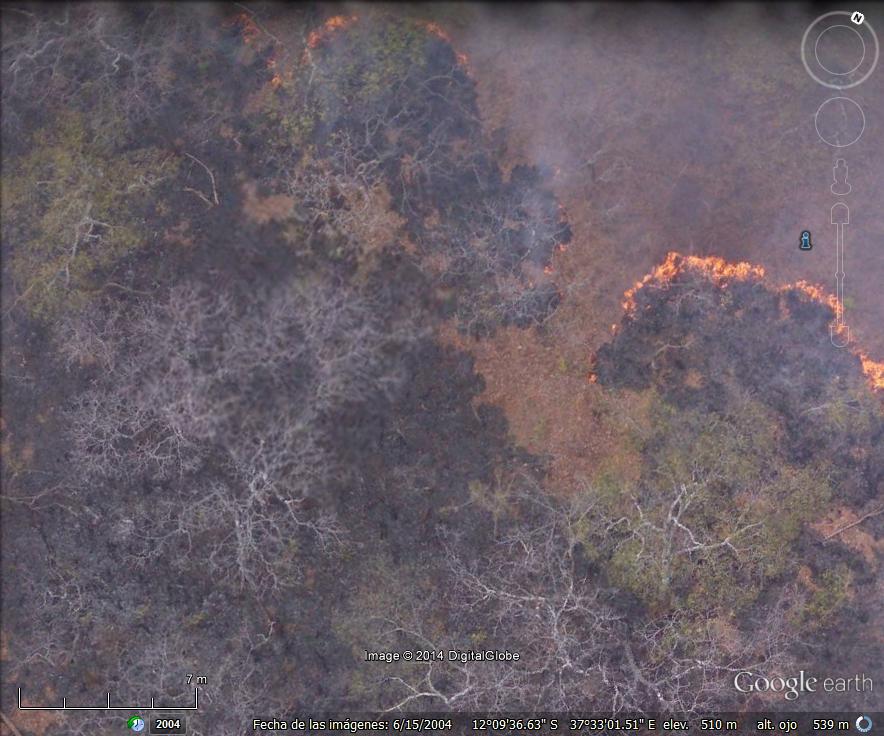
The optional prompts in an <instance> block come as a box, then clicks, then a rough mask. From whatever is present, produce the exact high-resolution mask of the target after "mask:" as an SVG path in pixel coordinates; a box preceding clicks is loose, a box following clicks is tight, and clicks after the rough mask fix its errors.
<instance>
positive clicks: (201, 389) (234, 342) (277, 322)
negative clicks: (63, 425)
mask: <svg viewBox="0 0 884 736" xmlns="http://www.w3.org/2000/svg"><path fill="white" fill-rule="evenodd" d="M133 312H134V314H131V315H127V316H126V317H125V318H124V317H123V316H121V315H120V314H119V313H116V312H114V311H113V310H111V311H110V312H109V313H107V314H105V315H104V316H101V314H100V310H99V309H94V310H92V311H90V312H88V313H86V314H85V315H83V316H81V317H70V318H69V319H68V322H67V323H66V325H64V326H63V327H62V328H61V336H60V342H61V351H62V352H63V354H65V355H67V356H68V359H69V360H71V361H74V360H76V361H78V362H81V363H82V362H84V361H85V362H87V363H88V362H95V366H94V367H93V370H96V369H97V371H98V372H99V375H98V376H97V377H96V378H95V379H94V381H93V385H92V387H91V388H90V389H89V390H87V391H85V392H83V393H82V394H80V395H79V396H77V397H75V398H74V399H73V400H72V401H71V406H70V408H69V410H68V412H67V419H68V426H69V434H70V438H71V441H72V452H71V459H72V463H73V466H74V468H75V471H76V475H77V476H79V477H80V478H82V479H84V482H85V483H87V484H94V483H103V482H112V483H118V482H124V483H134V482H146V483H151V484H159V485H162V487H164V488H168V489H170V490H169V491H168V492H166V493H165V494H164V495H163V496H162V497H161V498H160V499H159V500H153V501H151V503H150V505H149V506H145V507H142V509H141V512H142V514H143V517H142V518H141V519H139V520H138V526H139V528H141V529H142V530H143V534H142V537H143V539H142V542H143V543H145V544H147V545H148V548H145V549H141V550H140V551H139V552H137V553H136V552H134V551H133V554H138V555H141V556H147V557H151V556H155V555H157V554H160V551H161V549H162V548H163V546H165V545H168V544H169V543H171V542H174V543H176V544H178V545H183V546H184V547H185V548H187V549H191V548H198V549H202V550H204V551H205V550H208V552H207V561H208V563H209V565H210V566H211V567H212V568H213V569H214V570H215V572H216V574H218V575H219V576H221V577H224V578H227V579H229V580H231V581H233V582H236V583H237V584H239V585H243V586H249V587H253V588H255V589H258V590H261V591H266V590H269V589H275V588H278V587H280V586H284V585H286V584H287V583H290V582H292V581H293V579H294V577H295V573H296V571H297V569H298V565H297V564H296V560H295V557H296V552H297V547H298V544H297V540H298V539H299V538H303V537H304V534H305V533H307V536H308V537H311V538H313V539H315V540H316V541H317V542H319V543H320V544H322V545H336V544H339V543H341V541H342V533H341V530H340V528H339V526H338V525H337V523H336V522H335V521H334V519H333V518H332V517H331V516H330V514H329V513H328V512H327V511H323V510H322V506H323V503H322V492H323V489H324V488H325V487H326V484H327V483H328V482H330V481H331V480H332V479H334V478H337V477H338V476H337V475H336V474H337V473H340V472H342V471H341V468H340V466H339V464H338V463H337V461H336V458H335V457H334V456H333V455H332V454H331V453H330V451H329V449H328V442H327V441H326V439H325V436H326V432H327V429H328V425H329V423H330V422H333V421H334V417H335V412H336V411H338V410H339V409H340V408H342V407H345V406H346V405H348V404H355V403H359V402H363V401H366V400H369V399H371V398H372V397H374V396H376V395H378V394H381V395H389V394H390V392H391V391H393V390H394V389H395V388H396V386H397V385H398V384H399V382H400V381H401V379H402V369H401V365H400V362H399V361H398V360H397V354H396V348H397V347H399V346H401V345H402V344H403V343H404V342H407V340H408V339H410V337H411V332H410V330H409V329H408V328H397V327H395V326H394V327H392V328H390V327H389V326H385V325H383V324H381V322H380V321H379V319H378V316H377V313H376V310H375V311H373V307H372V306H371V305H370V304H369V303H367V302H366V301H365V300H364V299H362V298H361V297H359V296H358V295H356V294H354V293H352V292H351V291H350V290H347V289H343V288H342V289H332V288H329V287H322V286H319V287H314V288H294V287H286V288H281V289H280V290H278V291H276V292H274V293H273V294H272V295H270V296H263V295H255V296H254V301H253V302H252V303H251V304H248V305H246V306H238V305H237V303H236V302H235V300H234V299H232V298H231V297H230V296H227V295H225V294H224V293H220V292H215V293H212V292H209V291H208V290H205V289H196V288H193V287H188V286H179V287H175V288H173V289H172V290H171V292H170V295H169V298H168V300H167V301H165V302H164V303H160V304H156V303H143V304H139V305H138V306H137V307H135V308H134V310H133ZM87 353H88V354H89V355H88V356H87ZM197 471H199V472H198V473H197ZM311 506H312V507H318V508H319V510H318V511H317V510H315V508H314V510H312V511H310V510H308V509H309V507H311ZM136 507H137V504H136Z"/></svg>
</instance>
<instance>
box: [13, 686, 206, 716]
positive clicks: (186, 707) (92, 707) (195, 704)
mask: <svg viewBox="0 0 884 736" xmlns="http://www.w3.org/2000/svg"><path fill="white" fill-rule="evenodd" d="M199 703H200V689H199V688H198V687H195V688H194V689H193V705H184V706H181V705H179V706H163V705H155V704H154V699H153V698H151V699H150V706H148V707H145V706H139V705H111V704H110V693H108V694H107V705H68V699H67V698H66V697H65V698H62V699H61V707H59V706H57V705H24V704H22V699H21V688H18V709H19V710H52V711H55V710H130V711H133V710H134V711H141V710H199Z"/></svg>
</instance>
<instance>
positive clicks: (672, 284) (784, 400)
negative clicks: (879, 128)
mask: <svg viewBox="0 0 884 736" xmlns="http://www.w3.org/2000/svg"><path fill="white" fill-rule="evenodd" d="M486 12H490V11H487V9H486V10H483V11H482V12H479V11H478V10H476V9H475V8H474V9H471V10H470V11H469V12H467V14H466V15H465V16H463V17H461V16H460V15H459V14H451V13H450V11H447V10H445V9H444V8H443V7H442V6H439V7H438V8H437V7H429V6H427V7H413V8H412V7H407V6H402V7H392V8H388V7H380V6H369V5H364V4H358V3H357V4H351V5H348V6H346V7H345V8H341V7H336V8H334V9H332V8H328V7H325V6H322V5H306V4H305V5H299V6H290V7H288V6H281V5H280V6H273V5H268V4H254V5H248V6H241V5H239V4H235V5H234V6H224V5H215V4H205V5H197V4H176V5H169V4H162V3H160V4H145V3H132V4H126V5H123V4H119V5H115V4H97V3H69V4H52V5H50V4H45V5H43V4H36V3H30V4H26V5H22V6H21V7H12V6H10V7H7V8H4V10H3V59H2V74H3V78H2V82H3V108H2V131H3V140H4V146H3V164H4V165H3V175H2V192H3V197H2V248H3V286H4V288H3V291H2V304H3V325H2V328H3V349H2V371H3V376H2V378H3V404H2V425H0V426H2V434H3V439H2V472H3V476H2V480H3V493H2V509H3V515H2V525H3V534H2V553H3V554H2V565H3V569H2V573H3V575H2V600H3V606H2V641H3V653H2V658H3V668H2V669H3V679H2V683H0V686H2V689H0V695H2V708H0V710H2V714H3V720H4V722H6V723H7V724H9V723H11V724H13V725H12V726H10V728H11V729H12V733H16V734H21V735H22V736H31V735H32V734H40V735H41V736H55V734H66V735H73V736H78V735H79V734H87V733H90V734H91V733H96V732H103V731H104V730H107V729H109V728H111V727H116V726H118V725H119V724H116V726H115V725H114V719H113V718H111V717H109V716H107V715H106V713H104V712H103V711H100V710H96V711H94V712H85V711H84V712H83V713H74V714H72V713H61V714H58V715H57V717H55V716H52V717H46V718H37V717H35V716H34V715H33V714H30V713H28V712H27V711H18V710H16V709H15V708H14V707H13V704H14V702H15V696H16V692H17V688H18V687H19V686H20V685H21V683H29V685H28V687H29V690H31V689H33V697H34V698H35V699H38V698H42V699H44V700H45V699H49V700H51V699H52V698H56V699H58V697H61V695H60V693H65V695H64V697H65V698H66V702H68V703H73V702H77V703H79V702H87V701H90V702H91V701H92V700H95V698H94V694H95V693H102V694H103V693H107V692H108V691H109V690H112V691H113V693H114V697H115V698H120V700H121V701H126V702H128V701H132V702H135V701H138V699H139V698H142V700H143V697H142V696H143V693H144V691H145V688H147V689H148V690H149V691H150V692H151V693H154V694H155V697H156V698H157V700H160V699H162V700H163V702H166V703H171V704H172V705H171V706H170V707H179V708H183V707H186V705H187V704H188V703H189V698H191V697H192V691H193V688H192V685H191V683H190V682H189V680H188V679H187V678H188V676H189V675H188V673H191V675H190V676H192V673H206V675H205V680H206V681H205V682H204V683H202V684H201V688H202V689H201V695H200V704H201V705H200V712H199V714H197V715H194V716H193V718H192V720H191V718H190V717H188V725H189V727H190V729H191V733H193V734H195V735H196V736H202V734H207V733H210V732H211V733H220V734H236V733H241V732H242V730H243V728H244V727H246V724H249V723H251V721H252V719H253V718H255V717H256V716H260V715H268V714H272V715H274V716H277V717H280V718H286V717H294V716H295V715H297V714H302V713H311V714H317V715H319V714H335V713H343V712H350V713H357V712H363V713H379V712H387V713H389V712H399V711H415V712H435V713H439V712H479V711H492V712H499V713H510V712H523V713H524V712H530V711H533V710H535V709H541V710H544V711H562V712H575V711H583V712H593V711H597V712H605V713H639V712H640V713H661V712H665V713H673V714H680V715H690V714H695V713H701V712H709V711H711V710H716V709H725V710H727V709H730V710H733V711H737V710H741V711H745V710H748V711H753V710H761V709H780V710H788V709H789V708H792V707H793V704H792V703H790V702H787V701H781V702H780V701H773V700H768V699H765V698H761V697H759V696H758V695H757V694H746V693H741V692H740V691H738V690H735V689H734V687H733V686H732V682H733V675H734V672H738V671H741V670H744V669H751V670H752V671H758V672H764V673H768V674H770V675H771V676H773V675H777V674H781V673H784V672H788V671H792V670H793V669H794V670H796V671H797V670H798V669H801V668H804V669H809V668H816V669H825V668H827V667H833V666H835V664H834V655H833V654H830V652H836V651H837V652H840V653H844V656H845V657H848V658H849V659H850V662H851V666H853V665H854V664H855V665H856V666H863V667H865V668H866V669H868V668H870V667H871V666H872V665H873V664H874V662H878V663H880V661H884V657H879V658H877V659H875V660H874V662H873V661H872V659H868V660H863V657H864V656H866V655H867V654H868V652H865V654H864V651H865V650H864V649H863V647H864V644H863V642H865V641H867V640H868V637H869V632H870V631H872V630H874V627H875V626H877V624H878V622H879V619H876V618H875V617H876V616H879V615H880V614H879V613H876V612H875V611H874V610H873V609H872V608H871V605H870V604H869V603H868V602H867V601H865V600H864V599H863V598H862V596H861V595H860V591H861V590H862V588H863V586H870V585H875V584H877V582H876V581H879V580H880V566H879V562H880V556H881V543H880V535H881V532H882V527H881V524H882V522H884V516H882V515H881V513H880V508H881V504H882V498H881V490H882V483H884V442H882V439H884V408H882V403H881V393H880V392H881V391H882V389H884V367H882V364H881V363H879V362H876V361H875V359H874V358H873V357H870V355H872V356H874V355H875V353H874V350H875V347H874V346H873V347H872V348H865V347H864V343H863V342H862V341H861V340H855V341H853V342H852V343H851V344H850V346H849V348H848V349H844V350H839V349H836V348H834V346H833V345H832V343H831V341H830V332H829V330H830V325H833V324H834V325H836V327H835V328H834V329H837V326H838V325H840V324H841V323H842V320H841V319H840V317H843V316H844V312H843V311H839V310H848V309H850V310H852V309H854V305H853V304H846V303H845V304H841V303H839V302H837V301H836V300H835V299H833V298H832V297H831V296H829V295H828V293H827V292H826V291H825V290H824V289H822V288H821V287H817V286H814V285H812V283H811V282H812V281H813V280H814V279H812V278H811V277H810V276H808V277H807V278H806V279H803V278H788V279H784V278H780V276H781V275H782V274H781V270H778V269H779V268H780V265H779V264H778V263H776V262H774V263H772V264H771V263H770V262H768V261H766V260H764V259H756V258H750V257H749V256H745V257H743V256H741V257H736V258H735V257H734V254H733V252H732V251H733V249H732V248H731V250H730V251H729V250H728V249H727V248H723V249H722V250H721V251H718V250H716V249H715V248H714V247H712V246H713V245H714V244H713V243H711V242H710V243H707V244H706V246H700V245H698V244H697V243H695V242H694V241H693V240H692V238H685V239H683V240H682V241H679V240H678V239H676V238H669V239H667V242H671V243H672V245H671V246H667V247H666V249H665V250H661V249H660V248H657V247H656V245H653V246H652V245H648V243H650V242H651V241H652V240H653V238H652V237H651V232H652V230H651V227H650V226H649V230H648V233H647V236H646V237H645V236H643V237H641V238H639V237H637V236H636V231H635V227H636V225H635V223H636V222H638V221H639V220H640V219H641V218H640V217H639V216H636V217H634V218H633V219H631V220H628V221H624V220H621V219H618V218H620V215H618V214H617V213H618V211H619V208H621V207H626V206H627V205H625V204H623V203H624V202H626V201H627V200H628V201H630V202H633V204H632V205H629V206H634V207H637V206H638V205H635V204H634V201H637V200H633V199H630V198H631V196H632V195H631V190H630V189H629V187H630V186H632V183H631V182H632V181H633V180H632V179H630V176H631V174H630V173H629V172H630V171H631V169H632V168H633V167H634V166H635V165H636V164H635V163H633V162H631V161H627V158H626V153H624V154H623V155H621V154H620V153H619V152H620V151H621V149H620V148H618V145H619V144H618V143H617V138H616V136H615V137H613V138H612V137H611V133H610V131H607V129H604V130H603V129H601V128H599V129H598V130H597V131H594V132H592V135H588V137H589V138H592V141H591V143H592V146H597V149H598V150H597V151H596V152H595V153H593V156H594V158H591V160H589V162H588V163H587V164H586V166H584V167H583V169H581V171H583V170H584V169H585V172H584V173H581V174H580V176H586V177H589V178H588V179H587V181H588V182H589V183H588V184H584V183H580V184H579V185H578V184H575V181H577V179H576V178H575V176H576V175H575V174H574V171H573V170H569V169H568V164H567V163H565V164H562V162H561V161H556V160H552V161H551V160H548V159H550V158H552V159H555V156H552V157H550V156H545V155H542V154H543V151H542V150H540V149H538V148H537V147H536V146H533V145H531V144H530V139H531V136H532V135H534V134H535V133H536V131H535V130H534V129H532V128H530V126H527V127H526V126H524V125H522V124H520V123H519V119H521V112H520V115H519V116H513V117H512V119H509V120H508V119H507V117H506V114H505V108H506V105H507V104H509V103H510V101H511V100H510V96H511V95H512V94H513V93H512V89H514V87H512V86H511V82H512V80H511V79H508V78H507V77H505V76H501V77H500V78H498V77H495V76H494V75H493V74H492V73H491V72H492V71H493V70H494V61H493V60H494V58H495V56H494V53H495V52H494V49H495V48H496V46H495V44H496V43H498V40H499V37H500V33H501V31H502V30H506V28H507V24H506V23H503V24H502V25H501V24H499V23H498V22H497V21H494V20H490V19H489V17H488V16H486V15H485V13H486ZM575 12H576V11H575ZM578 16H579V17H580V18H582V16H581V15H580V14H579V13H578ZM465 18H466V20H465ZM551 18H553V17H552V16H551ZM575 18H577V16H575ZM470 19H472V20H470ZM553 20H554V18H553ZM513 22H516V21H513ZM551 22H552V20H551ZM600 22H601V21H600ZM483 24H484V25H483ZM528 25H530V24H528ZM482 29H484V32H485V33H486V34H487V35H485V36H483V35H482V33H480V32H479V31H480V30H482ZM510 30H511V31H514V29H510ZM522 30H523V32H524V29H522ZM514 32H515V31H514ZM477 34H478V36H479V41H481V42H482V43H479V42H477ZM501 53H503V52H501ZM627 82H629V80H628V79H627ZM498 83H499V85H500V86H499V89H500V90H501V92H500V99H496V98H495V96H494V93H495V91H496V89H497V87H496V85H498ZM630 83H632V82H630ZM549 89H550V94H552V92H551V90H552V89H553V87H550V88H549ZM537 90H538V94H541V96H542V94H544V93H545V92H544V91H543V90H544V88H542V86H541V85H538V86H537ZM591 93H592V94H597V95H600V96H601V97H604V95H605V94H607V92H605V91H604V90H603V89H602V88H601V87H598V88H593V89H592V91H591ZM601 97H600V98H601ZM547 103H550V104H551V101H550V100H547ZM520 104H522V105H524V106H526V107H530V104H529V102H528V101H526V100H524V99H523V100H521V102H520ZM618 104H619V103H618ZM642 104H644V103H642ZM648 104H650V103H648ZM612 109H613V108H612ZM617 109H618V110H619V109H620V108H619V107H618V108H617ZM583 135H584V134H583V133H581V136H583ZM593 136H595V137H594V138H593ZM622 136H623V143H622V146H624V148H623V149H622V150H623V151H628V150H629V146H631V145H633V144H632V143H631V142H630V139H629V138H628V135H627V134H626V133H622ZM565 137H566V136H563V137H562V140H565ZM608 150H613V151H614V153H613V154H609V153H606V151H608ZM584 158H587V157H584ZM687 168H688V165H685V170H687ZM679 176H681V175H679ZM621 180H623V181H625V183H622V181H621ZM580 181H581V182H582V181H583V180H580ZM713 194H714V193H710V194H709V196H710V197H712V196H713ZM654 196H656V194H654ZM660 196H663V195H660ZM647 199H648V201H651V200H652V199H653V197H652V195H651V193H649V194H648V198H647ZM618 202H619V204H618ZM633 214H634V213H633ZM641 217H644V214H641ZM661 221H664V222H666V219H665V218H662V219H661ZM612 244H615V245H616V246H617V248H612ZM636 244H638V245H636ZM642 244H644V245H642ZM707 246H708V247H707ZM639 248H644V250H641V251H640V252H639V251H638V250H635V249H639ZM673 248H675V249H680V250H673ZM618 249H619V250H618ZM630 249H633V250H630ZM612 253H616V254H617V255H616V256H612V255H611V254H612ZM772 260H773V259H772ZM748 261H751V263H750V262H748ZM642 274H646V275H644V276H642ZM787 282H788V283H787ZM784 283H785V284H786V285H783V284H784ZM629 284H632V286H629ZM627 287H628V288H627ZM612 320H616V323H615V324H614V325H613V327H612V328H609V325H611V321H612ZM860 334H863V333H862V329H861V330H860ZM864 350H866V351H865V352H864ZM587 376H588V377H589V380H587ZM857 612H859V613H860V617H861V618H862V621H860V622H859V623H858V622H857V621H856V620H855V618H856V617H855V616H854V618H851V616H852V615H854V614H856V613H857ZM811 640H816V641H825V642H828V643H829V644H831V647H830V648H829V649H827V651H826V653H820V652H819V651H818V650H816V649H815V648H814V647H813V646H811V645H810V644H809V643H808V642H809V641H811ZM876 646H877V645H876ZM873 648H874V647H873ZM418 649H427V650H433V651H436V650H443V651H449V650H454V651H457V652H462V653H463V656H459V657H457V658H454V659H444V658H443V660H442V661H435V660H431V661H422V660H416V661H414V660H408V659H401V658H400V659H395V658H391V657H388V658H386V660H389V661H386V660H385V659H384V658H382V657H375V658H370V657H367V656H366V653H368V652H394V651H395V652H404V651H415V650H418ZM479 651H481V652H482V653H483V656H479V657H477V656H474V655H475V654H476V652H479ZM489 651H490V652H496V653H498V654H500V655H501V656H497V655H495V656H484V653H487V652H489ZM513 652H517V653H518V654H519V656H518V657H514V656H503V655H504V654H506V653H509V654H510V655H512V653H513ZM30 695H31V693H30V692H29V696H30ZM56 696H58V697H56ZM862 697H863V696H862V695H861V694H856V698H855V699H854V700H852V701H851V704H852V705H855V706H856V707H859V706H860V705H861V704H863V703H865V701H864V700H863V699H862ZM7 719H8V720H7Z"/></svg>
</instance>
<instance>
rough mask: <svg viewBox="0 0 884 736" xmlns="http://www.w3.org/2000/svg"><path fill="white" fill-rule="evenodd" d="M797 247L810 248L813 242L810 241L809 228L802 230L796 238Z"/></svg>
mask: <svg viewBox="0 0 884 736" xmlns="http://www.w3.org/2000/svg"><path fill="white" fill-rule="evenodd" d="M798 247H799V248H800V249H801V250H811V249H812V248H813V243H812V242H810V230H802V231H801V238H800V239H799V240H798Z"/></svg>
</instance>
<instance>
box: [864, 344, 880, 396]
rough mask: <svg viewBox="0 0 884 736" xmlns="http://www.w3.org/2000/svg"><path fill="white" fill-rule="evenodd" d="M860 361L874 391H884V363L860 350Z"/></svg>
mask: <svg viewBox="0 0 884 736" xmlns="http://www.w3.org/2000/svg"><path fill="white" fill-rule="evenodd" d="M858 355H859V362H860V363H861V364H862V367H863V373H865V374H866V378H867V379H868V380H869V384H870V385H871V387H872V390H873V391H884V363H881V362H878V361H875V360H872V359H871V358H870V357H869V356H868V355H866V354H865V353H863V352H862V351H860V352H859V353H858Z"/></svg>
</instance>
